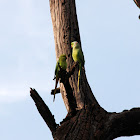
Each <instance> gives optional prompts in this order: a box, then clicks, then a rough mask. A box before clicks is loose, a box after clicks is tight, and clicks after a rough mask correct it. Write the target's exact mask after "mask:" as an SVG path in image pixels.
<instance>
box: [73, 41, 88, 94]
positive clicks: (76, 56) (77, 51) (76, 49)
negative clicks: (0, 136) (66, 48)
mask: <svg viewBox="0 0 140 140" xmlns="http://www.w3.org/2000/svg"><path fill="white" fill-rule="evenodd" d="M71 47H72V57H73V60H74V61H75V62H78V63H79V72H78V84H77V86H78V92H79V88H80V87H79V86H80V84H79V82H80V76H81V70H82V68H84V64H85V60H84V55H83V52H82V50H81V48H80V45H79V43H78V42H77V41H74V42H71Z"/></svg>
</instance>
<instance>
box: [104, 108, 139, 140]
mask: <svg viewBox="0 0 140 140" xmlns="http://www.w3.org/2000/svg"><path fill="white" fill-rule="evenodd" d="M106 130H107V132H106V139H107V140H111V139H114V138H117V137H120V136H133V135H140V108H133V109H131V110H125V111H123V112H121V113H112V114H110V117H109V120H108V123H107V125H106Z"/></svg>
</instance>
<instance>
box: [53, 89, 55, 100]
mask: <svg viewBox="0 0 140 140" xmlns="http://www.w3.org/2000/svg"><path fill="white" fill-rule="evenodd" d="M55 94H56V89H55V90H54V97H53V102H54V100H55Z"/></svg>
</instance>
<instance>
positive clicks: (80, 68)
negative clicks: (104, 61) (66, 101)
mask: <svg viewBox="0 0 140 140" xmlns="http://www.w3.org/2000/svg"><path fill="white" fill-rule="evenodd" d="M81 70H82V66H81V65H80V66H79V72H78V84H77V89H78V90H77V92H79V91H80V80H81Z"/></svg>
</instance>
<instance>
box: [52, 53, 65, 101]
mask: <svg viewBox="0 0 140 140" xmlns="http://www.w3.org/2000/svg"><path fill="white" fill-rule="evenodd" d="M66 59H67V57H66V55H65V54H62V55H60V57H59V59H58V61H57V63H56V67H55V79H56V82H55V89H54V99H53V101H54V100H55V94H56V88H57V84H58V81H59V78H60V77H59V76H60V67H61V68H62V69H63V70H66V68H67V62H66Z"/></svg>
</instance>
